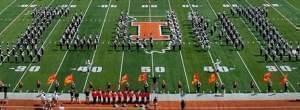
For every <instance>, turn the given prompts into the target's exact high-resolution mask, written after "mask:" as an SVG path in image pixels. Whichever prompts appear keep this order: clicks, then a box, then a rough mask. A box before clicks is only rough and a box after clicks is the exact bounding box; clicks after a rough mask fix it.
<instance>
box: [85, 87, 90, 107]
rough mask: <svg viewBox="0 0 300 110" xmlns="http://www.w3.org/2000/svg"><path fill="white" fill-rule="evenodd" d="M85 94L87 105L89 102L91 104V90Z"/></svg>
mask: <svg viewBox="0 0 300 110" xmlns="http://www.w3.org/2000/svg"><path fill="white" fill-rule="evenodd" d="M84 94H85V102H86V103H87V104H89V102H90V90H89V89H86V90H85V91H84Z"/></svg>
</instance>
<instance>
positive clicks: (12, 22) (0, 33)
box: [0, 0, 36, 37]
mask: <svg viewBox="0 0 300 110" xmlns="http://www.w3.org/2000/svg"><path fill="white" fill-rule="evenodd" d="M35 1H36V0H33V1H32V2H31V3H30V4H29V5H32V4H33V3H34V2H35ZM28 8H29V6H28V7H26V8H25V9H24V10H23V11H22V12H21V13H20V14H19V15H18V16H17V17H15V19H14V20H13V21H11V22H10V23H9V24H8V25H7V26H6V27H5V28H4V29H3V30H2V31H1V32H0V37H1V36H2V34H3V33H4V32H5V31H6V30H7V29H8V28H9V27H10V26H11V25H12V24H14V23H15V22H16V20H17V19H18V18H19V17H20V16H21V15H23V13H24V12H25V11H26V10H27V9H28Z"/></svg>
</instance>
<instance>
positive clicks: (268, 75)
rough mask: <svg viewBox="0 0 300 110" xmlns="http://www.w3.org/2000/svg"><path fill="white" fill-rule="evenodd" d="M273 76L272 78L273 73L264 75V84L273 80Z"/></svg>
mask: <svg viewBox="0 0 300 110" xmlns="http://www.w3.org/2000/svg"><path fill="white" fill-rule="evenodd" d="M271 76H272V73H271V72H267V73H265V74H264V79H263V80H264V82H268V81H269V80H271Z"/></svg>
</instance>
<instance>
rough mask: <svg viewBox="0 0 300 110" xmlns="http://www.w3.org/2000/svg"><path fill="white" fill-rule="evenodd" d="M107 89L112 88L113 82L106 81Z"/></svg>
mask: <svg viewBox="0 0 300 110" xmlns="http://www.w3.org/2000/svg"><path fill="white" fill-rule="evenodd" d="M106 89H107V90H110V89H111V83H110V82H107V83H106Z"/></svg>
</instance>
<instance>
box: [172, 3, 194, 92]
mask: <svg viewBox="0 0 300 110" xmlns="http://www.w3.org/2000/svg"><path fill="white" fill-rule="evenodd" d="M168 4H169V10H170V11H171V10H172V6H171V2H170V0H168ZM169 48H170V47H169ZM179 54H180V59H181V64H182V68H183V72H184V75H185V80H186V85H187V88H188V91H189V93H190V92H191V89H190V85H189V80H188V76H187V73H186V68H185V64H184V60H183V56H182V52H181V50H180V51H179Z"/></svg>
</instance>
